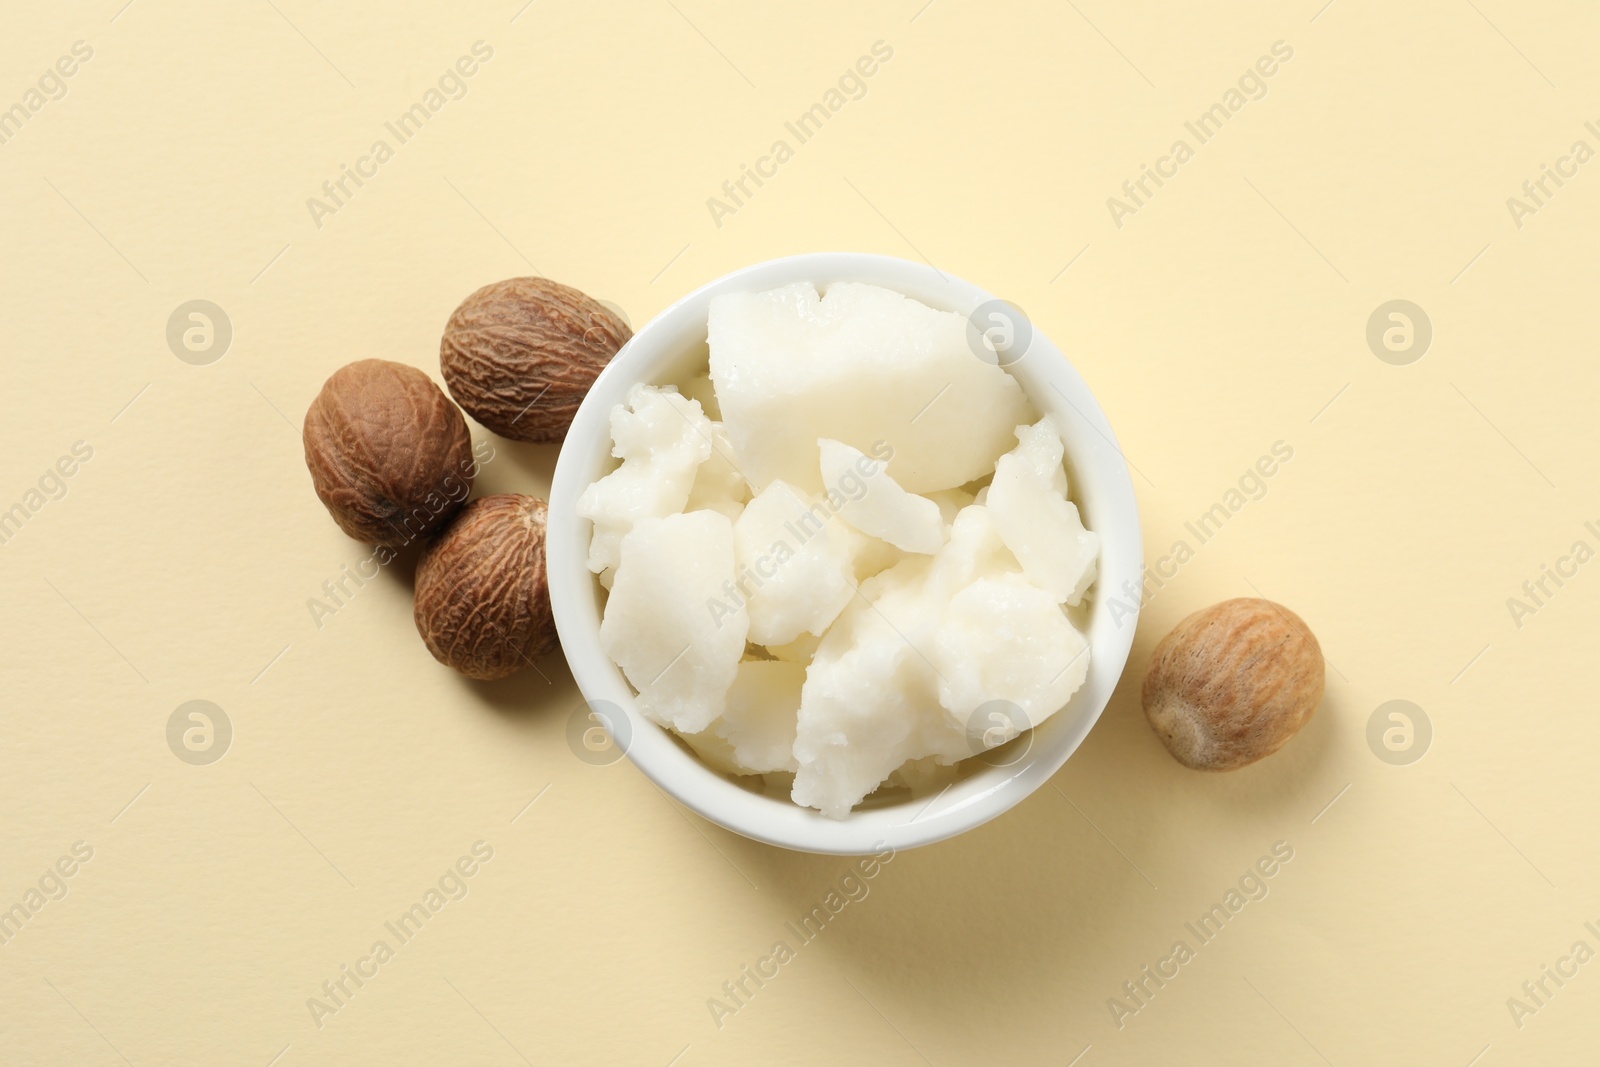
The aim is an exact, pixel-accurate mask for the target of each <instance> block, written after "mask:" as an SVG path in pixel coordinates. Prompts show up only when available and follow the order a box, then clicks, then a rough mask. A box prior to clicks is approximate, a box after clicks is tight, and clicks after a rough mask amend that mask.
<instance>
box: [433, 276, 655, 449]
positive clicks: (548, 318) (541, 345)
mask: <svg viewBox="0 0 1600 1067" xmlns="http://www.w3.org/2000/svg"><path fill="white" fill-rule="evenodd" d="M632 336H633V331H632V330H630V329H629V328H628V325H627V324H626V323H625V322H623V321H622V320H621V319H619V318H618V317H617V316H616V315H615V314H613V313H612V312H611V310H610V309H608V308H607V307H606V306H605V305H603V304H601V303H600V302H598V301H596V300H593V299H591V298H589V297H587V296H585V295H584V294H583V293H580V292H579V291H578V290H576V289H574V288H572V287H571V286H567V285H562V284H560V283H559V282H552V281H550V280H548V279H546V278H510V279H508V280H506V281H503V282H495V283H494V284H493V285H486V286H484V287H483V288H482V289H479V290H478V291H477V292H475V293H473V294H472V295H471V296H469V297H467V298H466V299H465V300H463V301H462V302H461V306H460V307H458V308H456V310H455V313H454V314H453V315H451V316H450V321H449V322H448V323H447V324H446V325H445V328H444V337H443V338H442V339H441V340H440V342H439V368H440V370H441V371H442V372H443V374H444V381H445V385H446V386H448V387H449V389H450V395H451V396H453V397H455V399H456V402H457V403H458V404H460V405H461V406H462V407H463V408H465V409H466V410H467V413H468V414H470V415H471V416H472V417H473V418H475V419H477V420H478V421H479V422H481V423H483V424H484V425H485V426H487V427H488V428H489V429H491V430H493V431H494V432H495V433H497V434H500V435H501V436H502V437H509V438H512V439H513V440H516V441H547V442H548V441H561V440H562V439H564V438H565V437H566V436H567V427H568V426H570V425H572V417H573V416H574V415H575V414H577V411H578V405H579V404H580V403H582V402H583V397H584V394H586V393H587V392H588V391H589V386H591V385H593V384H594V380H595V378H596V377H597V376H598V375H599V373H600V371H601V370H602V369H604V367H605V365H606V364H607V363H609V362H611V357H612V356H615V355H616V354H617V350H618V349H620V348H621V347H622V346H623V345H624V344H625V343H626V342H627V341H628V339H629V338H630V337H632Z"/></svg>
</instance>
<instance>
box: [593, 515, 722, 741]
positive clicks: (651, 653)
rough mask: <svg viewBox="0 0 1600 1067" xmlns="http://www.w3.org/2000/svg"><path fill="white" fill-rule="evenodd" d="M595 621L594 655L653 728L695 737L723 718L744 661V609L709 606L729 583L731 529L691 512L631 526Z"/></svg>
mask: <svg viewBox="0 0 1600 1067" xmlns="http://www.w3.org/2000/svg"><path fill="white" fill-rule="evenodd" d="M620 557H621V558H620V561H619V562H618V564H617V572H616V576H615V578H614V580H613V581H612V583H611V595H610V596H609V597H608V598H607V599H606V606H605V614H604V616H603V617H602V619H601V621H600V647H601V648H602V649H603V650H604V651H605V653H606V655H608V656H610V657H611V659H612V660H613V661H615V662H616V664H617V666H619V667H621V668H622V673H623V674H624V675H626V676H627V679H628V681H629V682H631V683H632V684H633V687H634V688H635V689H637V690H638V691H639V711H640V712H641V713H642V714H643V715H644V716H645V717H646V718H648V719H649V720H651V721H652V722H655V723H658V724H659V725H662V726H671V727H672V728H673V729H675V730H677V731H679V732H680V733H685V734H694V733H699V732H700V731H702V730H704V729H705V728H706V727H707V726H709V725H710V724H711V722H712V720H714V719H716V718H717V717H718V716H719V715H721V714H722V713H723V709H724V707H725V706H726V703H727V697H728V688H729V687H730V686H731V685H732V684H733V681H734V678H735V676H736V675H737V673H738V670H739V659H740V657H741V656H743V655H744V645H745V635H746V632H747V631H748V629H749V616H748V615H747V614H746V613H745V611H744V608H743V607H733V608H729V609H728V610H727V611H726V612H724V613H722V614H720V615H718V616H717V617H713V612H711V611H710V610H708V605H709V604H710V603H711V602H712V601H713V600H714V599H715V598H718V597H721V596H722V595H723V590H724V588H725V587H726V586H727V585H728V583H730V582H731V581H732V580H733V568H734V552H733V523H731V522H730V521H728V517H727V516H726V515H721V514H718V513H717V512H715V511H691V512H687V513H685V514H681V515H667V516H665V517H661V518H654V517H646V518H642V519H639V520H638V521H637V522H635V523H634V524H633V529H632V530H630V531H628V534H627V536H626V537H624V538H623V539H622V544H621V549H620Z"/></svg>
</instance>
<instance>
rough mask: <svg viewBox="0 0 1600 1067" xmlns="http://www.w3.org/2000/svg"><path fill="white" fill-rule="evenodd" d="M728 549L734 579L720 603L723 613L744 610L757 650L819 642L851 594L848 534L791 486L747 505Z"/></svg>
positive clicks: (818, 503) (774, 487)
mask: <svg viewBox="0 0 1600 1067" xmlns="http://www.w3.org/2000/svg"><path fill="white" fill-rule="evenodd" d="M733 546H734V555H735V558H736V560H737V562H738V572H737V574H736V575H735V577H734V578H733V579H732V580H731V582H730V584H729V585H728V587H727V588H726V589H724V590H722V591H720V593H719V596H720V597H721V603H722V604H723V605H725V607H726V610H729V611H731V610H733V608H734V607H736V606H738V605H741V604H742V605H744V606H745V608H746V609H747V611H748V614H749V618H750V640H751V641H753V642H755V643H756V644H758V645H767V646H778V645H787V644H788V643H789V642H791V641H793V640H794V639H795V638H797V637H799V636H800V635H801V634H806V633H810V634H819V635H820V634H821V633H822V631H823V630H825V629H827V627H828V624H829V623H831V622H833V620H834V619H836V618H838V616H839V612H841V611H843V610H844V606H845V605H846V604H848V603H849V602H850V598H851V597H852V596H853V595H854V594H855V583H854V582H853V581H852V575H851V547H852V539H851V535H850V532H849V531H848V530H846V529H845V528H844V527H843V526H842V525H841V524H840V523H839V521H838V520H837V519H835V518H834V517H833V513H832V511H831V510H830V509H829V507H828V505H827V504H826V503H825V502H824V501H822V500H820V499H818V498H815V497H813V496H811V495H810V494H809V493H806V492H805V491H803V490H801V489H798V488H796V487H795V486H792V485H790V484H789V483H788V482H785V481H775V482H773V483H772V484H771V485H769V486H767V487H766V488H765V489H763V490H762V491H761V492H760V493H757V494H756V496H755V497H754V498H753V499H752V500H751V501H750V503H749V504H747V505H745V508H744V510H743V511H742V512H740V513H739V519H738V521H737V522H735V523H734V524H733Z"/></svg>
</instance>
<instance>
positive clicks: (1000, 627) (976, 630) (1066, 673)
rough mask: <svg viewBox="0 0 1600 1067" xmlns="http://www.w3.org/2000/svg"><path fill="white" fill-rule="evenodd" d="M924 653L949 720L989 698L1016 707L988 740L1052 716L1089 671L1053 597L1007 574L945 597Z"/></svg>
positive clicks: (1081, 645)
mask: <svg viewBox="0 0 1600 1067" xmlns="http://www.w3.org/2000/svg"><path fill="white" fill-rule="evenodd" d="M932 657H933V662H934V666H935V667H936V668H937V670H938V688H939V703H940V704H941V705H943V706H944V708H945V710H946V711H948V712H950V713H952V715H953V716H954V719H955V721H956V722H959V723H963V724H966V723H968V722H969V720H971V718H972V716H973V714H974V713H975V712H979V711H980V709H982V708H983V706H984V705H986V704H988V703H989V702H990V701H1002V700H1003V701H1006V702H1007V703H1009V704H1013V705H1015V706H1016V707H1017V708H1018V709H1020V710H1021V711H1022V722H1020V723H1011V724H1007V729H1006V732H1005V734H1004V736H1000V737H996V738H994V743H995V744H1001V743H1004V742H1005V741H1009V740H1011V738H1012V737H1015V736H1016V735H1017V733H1019V732H1020V731H1021V730H1023V729H1027V728H1028V727H1030V726H1037V725H1039V724H1040V723H1041V722H1043V721H1044V720H1045V719H1048V718H1049V717H1050V716H1051V715H1054V714H1055V713H1056V712H1057V711H1059V710H1060V709H1061V708H1062V707H1063V706H1064V705H1065V704H1066V702H1067V701H1068V700H1069V699H1070V698H1071V696H1072V694H1073V693H1074V692H1076V691H1077V689H1078V687H1079V686H1081V685H1082V684H1083V680H1084V678H1086V677H1087V676H1088V673H1089V642H1088V641H1087V640H1086V639H1085V638H1084V636H1083V635H1082V634H1081V633H1079V632H1078V631H1077V629H1076V628H1074V627H1073V625H1072V623H1071V622H1070V621H1068V619H1067V616H1066V613H1065V612H1063V611H1062V610H1061V605H1060V604H1058V603H1057V602H1056V600H1055V598H1054V597H1053V596H1051V595H1050V594H1049V593H1047V592H1045V591H1044V590H1042V589H1040V588H1039V587H1038V586H1036V585H1034V584H1032V583H1031V582H1029V581H1028V580H1027V579H1026V578H1024V577H1023V576H1022V575H1020V574H1015V573H1011V574H1002V575H999V576H998V577H993V578H979V579H977V580H976V581H974V582H972V583H971V584H970V585H968V586H966V587H965V588H963V589H962V590H961V591H960V592H958V593H956V595H955V596H953V597H951V599H950V605H949V607H947V608H946V609H945V612H944V617H943V619H942V620H941V622H940V624H939V629H938V632H937V633H936V634H935V635H934V639H933V648H932ZM1007 717H1010V716H1009V715H1008V716H1007ZM982 734H983V736H984V737H985V738H988V736H989V734H988V731H982ZM988 747H993V746H992V745H991V746H988Z"/></svg>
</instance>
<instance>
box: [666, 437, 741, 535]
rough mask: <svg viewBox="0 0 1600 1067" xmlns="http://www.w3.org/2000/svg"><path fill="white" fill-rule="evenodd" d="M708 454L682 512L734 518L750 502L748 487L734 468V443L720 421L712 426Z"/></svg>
mask: <svg viewBox="0 0 1600 1067" xmlns="http://www.w3.org/2000/svg"><path fill="white" fill-rule="evenodd" d="M709 435H710V438H711V454H710V455H709V456H707V457H706V459H705V462H703V463H701V464H700V467H699V469H698V470H696V471H695V475H694V484H693V485H691V486H690V487H689V499H688V501H687V502H686V503H685V504H684V505H683V510H685V511H700V510H701V509H707V510H710V511H720V512H722V513H723V514H724V515H726V516H728V518H730V519H737V518H738V517H739V512H741V511H743V510H744V505H745V502H746V501H748V500H749V499H750V486H749V485H748V484H746V482H745V480H744V475H743V474H740V473H739V468H738V467H737V466H735V465H734V462H735V461H734V458H733V457H734V453H733V441H732V440H730V439H729V437H728V430H727V427H725V426H723V424H722V423H720V422H713V423H711V428H710V431H709Z"/></svg>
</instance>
